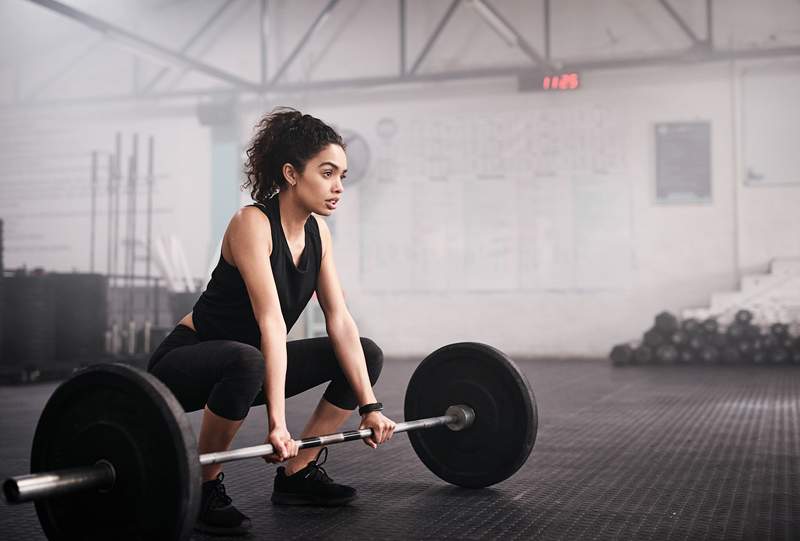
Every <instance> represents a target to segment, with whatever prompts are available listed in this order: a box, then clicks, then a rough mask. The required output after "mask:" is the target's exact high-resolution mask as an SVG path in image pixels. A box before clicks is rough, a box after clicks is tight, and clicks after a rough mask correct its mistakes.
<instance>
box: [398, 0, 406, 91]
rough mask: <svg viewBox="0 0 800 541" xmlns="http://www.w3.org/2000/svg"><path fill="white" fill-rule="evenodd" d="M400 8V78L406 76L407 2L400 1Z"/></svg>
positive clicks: (404, 0)
mask: <svg viewBox="0 0 800 541" xmlns="http://www.w3.org/2000/svg"><path fill="white" fill-rule="evenodd" d="M399 8H400V77H402V76H404V75H405V74H406V0H400V1H399Z"/></svg>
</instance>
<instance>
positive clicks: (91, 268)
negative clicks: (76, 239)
mask: <svg viewBox="0 0 800 541" xmlns="http://www.w3.org/2000/svg"><path fill="white" fill-rule="evenodd" d="M96 219H97V151H96V150H93V151H92V210H91V225H90V227H89V229H90V231H91V237H90V240H89V272H94V237H95V221H96Z"/></svg>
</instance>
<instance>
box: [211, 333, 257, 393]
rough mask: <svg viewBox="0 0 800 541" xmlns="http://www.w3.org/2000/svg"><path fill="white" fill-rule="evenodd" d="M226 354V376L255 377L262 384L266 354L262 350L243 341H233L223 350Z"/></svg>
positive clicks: (223, 353)
mask: <svg viewBox="0 0 800 541" xmlns="http://www.w3.org/2000/svg"><path fill="white" fill-rule="evenodd" d="M221 354H222V355H225V357H226V362H225V376H227V377H236V378H248V379H251V378H252V379H254V380H255V381H256V382H258V383H259V385H260V384H261V380H262V379H263V378H264V356H263V355H262V354H261V351H260V350H259V349H258V348H256V347H254V346H251V345H250V344H244V343H241V342H231V343H230V344H229V345H228V346H227V347H225V348H223V351H222V352H221Z"/></svg>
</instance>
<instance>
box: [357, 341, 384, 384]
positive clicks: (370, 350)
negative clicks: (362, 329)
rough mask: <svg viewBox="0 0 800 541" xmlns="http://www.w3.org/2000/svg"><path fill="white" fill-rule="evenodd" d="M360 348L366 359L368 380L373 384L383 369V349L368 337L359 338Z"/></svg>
mask: <svg viewBox="0 0 800 541" xmlns="http://www.w3.org/2000/svg"><path fill="white" fill-rule="evenodd" d="M361 348H362V349H363V350H364V359H365V360H366V361H367V372H368V373H369V381H370V382H371V383H372V384H373V385H375V382H376V381H378V376H380V375H381V370H382V369H383V350H381V348H380V347H379V346H378V344H376V343H375V342H373V341H372V340H370V339H369V338H362V339H361Z"/></svg>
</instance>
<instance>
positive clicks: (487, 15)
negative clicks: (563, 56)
mask: <svg viewBox="0 0 800 541" xmlns="http://www.w3.org/2000/svg"><path fill="white" fill-rule="evenodd" d="M470 4H471V5H472V7H473V8H474V9H475V11H476V12H477V13H478V15H480V17H481V19H483V21H484V22H485V23H486V24H488V25H489V26H491V27H492V29H493V30H494V31H495V32H497V33H498V34H500V36H501V37H502V38H503V39H504V40H506V41H507V42H508V43H509V45H514V46H516V47H519V49H520V50H521V51H522V52H523V53H525V55H526V56H527V57H528V58H530V59H531V60H533V61H534V63H535V64H536V65H537V66H540V67H545V68H548V69H552V66H551V65H550V63H549V62H548V61H547V59H546V58H545V57H543V56H542V55H541V54H540V53H539V51H537V50H536V49H535V48H534V47H533V46H532V45H531V44H530V42H529V41H528V40H527V39H525V36H523V35H522V34H520V33H519V31H518V30H517V29H516V28H514V25H512V24H511V23H510V22H509V21H508V19H506V18H505V17H503V14H502V13H500V11H499V10H498V9H497V8H496V7H494V6H493V5H492V3H491V2H490V0H471V1H470ZM545 7H549V6H547V5H546V6H545Z"/></svg>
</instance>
